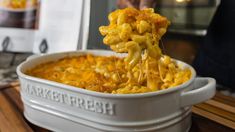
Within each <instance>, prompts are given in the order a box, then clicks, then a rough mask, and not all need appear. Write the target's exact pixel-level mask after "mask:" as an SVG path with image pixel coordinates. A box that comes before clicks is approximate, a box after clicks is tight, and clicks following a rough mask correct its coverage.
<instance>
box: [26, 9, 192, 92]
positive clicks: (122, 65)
mask: <svg viewBox="0 0 235 132" xmlns="http://www.w3.org/2000/svg"><path fill="white" fill-rule="evenodd" d="M108 18H109V21H110V24H109V25H108V26H101V27H100V28H99V30H100V32H101V34H102V35H103V36H105V37H104V40H103V41H104V43H105V44H107V45H109V46H110V48H111V49H112V50H114V51H115V52H118V53H128V55H127V56H126V57H124V58H118V57H114V56H112V57H105V56H94V55H84V56H77V57H67V58H63V59H61V60H58V61H56V62H48V63H46V64H41V65H39V66H37V67H35V68H33V69H31V70H29V71H28V72H27V74H29V75H31V76H36V77H39V78H44V79H48V80H52V81H56V82H61V83H64V84H68V85H72V86H76V87H79V88H84V89H88V90H93V91H98V92H105V93H113V94H128V93H145V92H152V91H158V90H162V89H167V88H170V87H174V86H177V85H180V84H183V83H184V82H186V81H188V80H189V79H190V78H191V71H190V70H189V69H187V68H185V69H183V68H181V67H179V66H178V65H177V63H176V62H175V61H174V60H172V59H171V58H170V57H169V56H167V55H164V54H162V52H161V49H160V48H159V40H160V39H161V37H162V36H163V35H164V33H165V32H166V30H167V27H168V25H169V21H168V20H167V19H166V18H165V17H162V16H160V15H159V14H156V13H154V11H153V9H144V10H141V11H139V10H137V9H134V8H126V9H122V10H116V11H114V12H112V13H111V14H110V15H109V17H108Z"/></svg>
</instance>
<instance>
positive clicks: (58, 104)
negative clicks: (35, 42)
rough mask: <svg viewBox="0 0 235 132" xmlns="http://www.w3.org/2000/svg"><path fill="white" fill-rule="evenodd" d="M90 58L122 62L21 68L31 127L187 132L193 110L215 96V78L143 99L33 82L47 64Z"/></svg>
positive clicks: (35, 60) (50, 57)
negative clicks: (33, 71)
mask: <svg viewBox="0 0 235 132" xmlns="http://www.w3.org/2000/svg"><path fill="white" fill-rule="evenodd" d="M87 53H91V54H94V55H101V56H110V55H115V56H120V57H121V56H123V54H117V53H114V52H112V51H105V50H86V51H76V52H65V53H54V54H47V55H42V56H36V57H35V56H33V57H30V58H29V59H28V60H26V61H25V62H23V63H22V64H20V65H19V66H18V67H17V74H18V75H19V80H20V83H21V91H20V93H21V98H22V101H23V103H24V115H25V117H26V118H27V119H28V120H29V121H30V122H32V123H34V124H36V125H39V126H41V127H44V128H47V129H50V130H53V131H78V130H79V131H85V132H101V131H115V132H116V131H120V132H121V131H123V132H133V131H136V132H144V131H158V132H185V131H188V130H189V128H190V126H191V115H190V113H191V106H192V105H194V104H197V103H200V102H203V101H206V100H208V99H210V98H211V97H213V96H214V94H215V84H216V83H215V80H214V79H213V78H201V77H196V73H195V71H194V69H193V68H192V67H191V66H189V65H188V64H185V63H183V62H181V61H177V60H176V61H177V64H178V65H180V66H182V67H188V68H189V69H190V70H191V73H192V77H191V79H190V80H189V81H187V82H186V83H184V84H182V85H179V86H176V87H172V88H169V89H165V90H161V91H157V92H149V93H141V94H108V93H100V92H94V91H88V90H85V89H81V88H76V87H73V86H68V85H65V84H60V83H57V82H52V81H48V80H44V79H39V78H35V77H31V76H28V75H26V74H24V73H25V72H26V71H27V70H28V69H31V68H33V67H35V66H36V65H38V64H41V63H45V62H48V61H56V60H58V59H61V58H64V57H67V56H79V55H84V54H87Z"/></svg>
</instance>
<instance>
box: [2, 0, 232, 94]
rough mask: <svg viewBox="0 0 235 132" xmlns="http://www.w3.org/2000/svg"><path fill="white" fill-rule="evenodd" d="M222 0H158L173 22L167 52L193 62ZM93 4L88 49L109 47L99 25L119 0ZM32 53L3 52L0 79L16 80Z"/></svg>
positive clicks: (96, 0) (165, 42)
mask: <svg viewBox="0 0 235 132" xmlns="http://www.w3.org/2000/svg"><path fill="white" fill-rule="evenodd" d="M219 3H220V0H158V2H157V7H156V11H157V12H158V13H160V14H162V15H163V16H166V17H167V18H168V19H169V20H170V21H171V26H170V27H169V29H168V32H167V34H166V35H164V37H163V39H162V41H161V43H160V46H161V47H162V50H163V52H164V53H165V54H168V55H170V56H172V57H173V58H176V59H179V60H183V61H185V62H187V63H189V64H192V62H193V59H194V58H195V55H196V53H197V51H198V49H199V48H200V45H201V44H203V39H204V36H205V35H206V29H207V27H208V25H209V24H210V21H211V19H212V18H213V15H214V13H215V11H216V9H217V7H218V5H219ZM90 6H91V10H90V23H89V38H88V43H87V48H88V49H108V47H107V46H105V45H104V44H103V43H102V36H101V35H100V33H99V31H98V27H99V26H100V25H106V24H107V15H108V13H109V12H111V11H113V10H115V9H117V7H116V0H102V2H101V0H91V5H90ZM202 12H203V13H202ZM0 43H1V42H0ZM78 47H79V46H78ZM29 55H32V53H29V52H28V53H18V52H7V51H4V52H3V51H0V82H1V83H6V82H10V81H13V80H16V79H17V75H16V74H15V68H16V66H17V65H18V64H19V63H20V62H22V61H24V60H25V59H26V58H27V57H28V56H29ZM219 89H220V90H223V91H222V92H223V93H224V94H227V95H231V96H235V93H230V92H229V88H226V90H225V88H224V87H222V86H220V87H219Z"/></svg>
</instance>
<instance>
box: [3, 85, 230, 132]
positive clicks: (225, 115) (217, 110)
mask: <svg viewBox="0 0 235 132" xmlns="http://www.w3.org/2000/svg"><path fill="white" fill-rule="evenodd" d="M19 89H20V87H19V83H18V82H13V83H11V84H5V85H1V84H0V132H33V131H36V132H48V130H46V129H44V128H40V127H38V126H36V125H33V124H31V123H30V122H28V121H27V120H26V119H25V118H24V116H23V104H22V101H21V98H20V94H19ZM192 111H193V115H192V127H191V129H190V132H235V99H234V98H232V97H228V96H225V95H223V94H221V93H218V92H217V93H216V95H215V97H214V98H213V99H211V100H209V101H207V102H204V103H201V104H198V105H195V106H193V108H192Z"/></svg>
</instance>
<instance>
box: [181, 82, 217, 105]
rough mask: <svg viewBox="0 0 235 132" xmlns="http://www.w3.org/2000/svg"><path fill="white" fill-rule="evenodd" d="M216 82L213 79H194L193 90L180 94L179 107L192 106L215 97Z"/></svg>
mask: <svg viewBox="0 0 235 132" xmlns="http://www.w3.org/2000/svg"><path fill="white" fill-rule="evenodd" d="M215 86H216V81H215V79H214V78H209V77H197V78H195V81H194V84H193V87H194V88H193V89H192V90H190V91H184V92H182V93H181V97H180V106H181V107H186V106H192V105H195V104H198V103H201V102H204V101H206V100H209V99H210V98H212V97H213V96H214V95H215V91H216V88H215Z"/></svg>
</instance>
